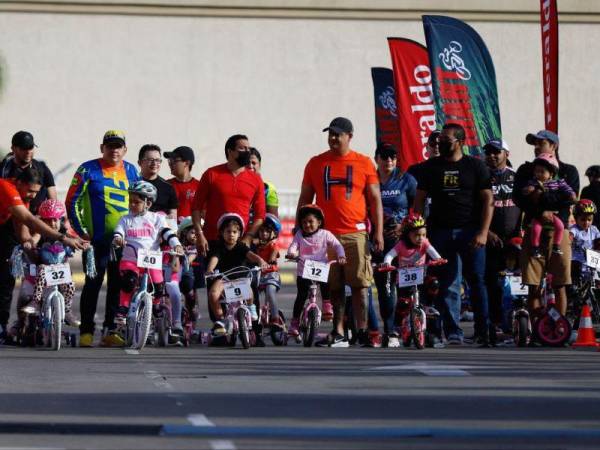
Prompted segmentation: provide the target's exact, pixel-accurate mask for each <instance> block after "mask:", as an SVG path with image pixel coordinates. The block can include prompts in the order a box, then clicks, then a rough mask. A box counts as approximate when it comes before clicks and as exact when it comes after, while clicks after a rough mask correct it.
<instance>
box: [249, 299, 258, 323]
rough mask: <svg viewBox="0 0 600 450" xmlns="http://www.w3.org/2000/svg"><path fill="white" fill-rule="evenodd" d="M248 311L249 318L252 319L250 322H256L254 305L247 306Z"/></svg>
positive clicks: (256, 316)
mask: <svg viewBox="0 0 600 450" xmlns="http://www.w3.org/2000/svg"><path fill="white" fill-rule="evenodd" d="M248 309H249V310H250V317H251V318H252V322H256V321H257V320H258V312H257V311H256V305H255V304H254V303H253V304H251V305H250V306H248Z"/></svg>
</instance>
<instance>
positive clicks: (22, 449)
mask: <svg viewBox="0 0 600 450" xmlns="http://www.w3.org/2000/svg"><path fill="white" fill-rule="evenodd" d="M0 450H66V449H65V448H64V447H0Z"/></svg>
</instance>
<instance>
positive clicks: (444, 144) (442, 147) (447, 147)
mask: <svg viewBox="0 0 600 450" xmlns="http://www.w3.org/2000/svg"><path fill="white" fill-rule="evenodd" d="M452 144H453V142H450V141H440V142H439V143H438V150H439V151H440V156H450V155H451V154H452Z"/></svg>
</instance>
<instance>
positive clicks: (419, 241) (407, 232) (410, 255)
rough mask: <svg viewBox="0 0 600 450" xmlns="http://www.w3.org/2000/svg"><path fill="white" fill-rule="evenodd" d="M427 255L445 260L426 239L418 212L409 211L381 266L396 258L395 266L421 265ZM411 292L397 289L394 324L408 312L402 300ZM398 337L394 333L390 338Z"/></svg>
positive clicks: (405, 303)
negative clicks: (395, 240) (395, 241)
mask: <svg viewBox="0 0 600 450" xmlns="http://www.w3.org/2000/svg"><path fill="white" fill-rule="evenodd" d="M427 257H429V259H431V260H433V261H439V262H440V263H441V262H443V261H445V260H444V259H443V258H442V257H441V256H440V254H439V253H438V252H437V250H436V249H435V248H434V247H433V246H432V245H431V244H430V243H429V241H428V240H427V224H426V223H425V219H424V218H423V216H421V215H420V214H416V213H409V214H408V216H406V217H405V218H404V219H403V220H402V223H401V224H400V240H399V241H398V242H397V243H396V245H395V246H394V247H393V248H392V249H391V250H390V251H389V252H387V253H386V255H385V257H384V258H383V263H382V264H381V267H383V268H386V267H389V266H390V265H391V263H392V261H393V260H394V259H395V258H398V263H397V267H399V268H400V267H414V266H423V265H425V262H426V260H427ZM411 294H412V291H411V288H401V289H398V302H397V304H396V315H395V317H396V319H395V324H394V325H395V326H396V327H397V326H400V323H401V321H402V318H403V317H404V316H405V315H406V314H407V313H408V302H406V301H403V300H404V299H406V298H409V297H410V295H411ZM392 338H395V339H397V338H398V335H397V334H396V333H393V334H390V339H392Z"/></svg>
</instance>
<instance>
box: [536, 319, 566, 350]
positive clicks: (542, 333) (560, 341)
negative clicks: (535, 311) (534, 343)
mask: <svg viewBox="0 0 600 450" xmlns="http://www.w3.org/2000/svg"><path fill="white" fill-rule="evenodd" d="M535 330H536V334H537V337H538V339H539V340H540V342H541V343H542V344H544V345H548V346H550V347H561V346H563V345H564V344H565V343H566V342H567V341H568V340H569V337H570V336H571V324H570V323H569V321H568V320H567V319H566V318H565V317H563V316H562V315H561V316H560V317H559V318H558V320H556V321H555V320H554V319H553V318H552V317H551V316H550V314H544V315H543V316H542V317H540V318H539V319H538V321H537V322H536V324H535Z"/></svg>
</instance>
